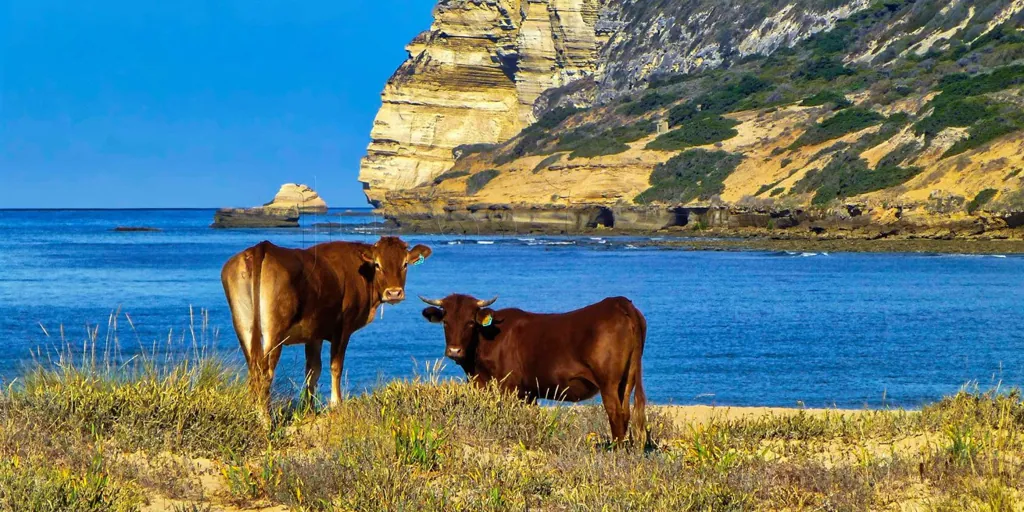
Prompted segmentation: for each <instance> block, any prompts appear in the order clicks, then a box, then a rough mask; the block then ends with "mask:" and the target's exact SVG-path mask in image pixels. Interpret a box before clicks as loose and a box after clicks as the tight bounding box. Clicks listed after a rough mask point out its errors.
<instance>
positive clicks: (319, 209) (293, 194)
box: [263, 183, 327, 213]
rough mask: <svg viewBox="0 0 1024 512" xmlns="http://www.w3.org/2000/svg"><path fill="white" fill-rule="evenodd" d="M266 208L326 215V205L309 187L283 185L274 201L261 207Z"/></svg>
mask: <svg viewBox="0 0 1024 512" xmlns="http://www.w3.org/2000/svg"><path fill="white" fill-rule="evenodd" d="M263 206H265V207H268V208H277V209H289V208H298V209H299V212H300V213H327V203H326V202H325V201H324V200H323V198H321V197H320V194H317V192H316V191H315V190H313V189H312V188H310V187H309V185H300V184H298V183H285V184H284V185H281V189H280V190H278V191H277V195H275V196H274V200H273V201H271V202H269V203H267V204H265V205H263Z"/></svg>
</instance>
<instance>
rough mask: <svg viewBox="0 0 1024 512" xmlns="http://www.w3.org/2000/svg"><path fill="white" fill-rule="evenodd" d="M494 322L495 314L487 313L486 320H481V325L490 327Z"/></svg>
mask: <svg viewBox="0 0 1024 512" xmlns="http://www.w3.org/2000/svg"><path fill="white" fill-rule="evenodd" d="M492 323H494V315H487V316H485V317H484V321H483V322H480V325H482V326H484V327H490V326H491V324H492Z"/></svg>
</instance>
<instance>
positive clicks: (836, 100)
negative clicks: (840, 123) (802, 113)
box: [800, 90, 853, 110]
mask: <svg viewBox="0 0 1024 512" xmlns="http://www.w3.org/2000/svg"><path fill="white" fill-rule="evenodd" d="M827 103H831V104H833V105H835V109H836V110H840V109H844V108H846V107H849V106H851V105H853V103H850V100H848V99H846V96H844V95H842V94H840V93H838V92H835V91H828V90H826V91H821V92H819V93H818V94H815V95H814V96H810V97H808V98H805V99H804V100H803V101H801V102H800V106H802V107H817V106H821V105H825V104H827Z"/></svg>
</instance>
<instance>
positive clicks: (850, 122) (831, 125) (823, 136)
mask: <svg viewBox="0 0 1024 512" xmlns="http://www.w3.org/2000/svg"><path fill="white" fill-rule="evenodd" d="M884 120H885V116H883V115H882V114H879V113H877V112H874V111H872V110H867V109H864V108H849V109H846V110H842V111H840V112H839V113H838V114H836V115H834V116H832V117H830V118H828V119H826V120H824V121H822V122H820V123H817V124H815V125H813V126H811V127H810V128H809V129H808V130H807V131H806V132H804V134H803V135H801V136H800V138H798V139H797V140H796V142H793V144H792V145H791V146H790V147H789V148H790V149H797V148H800V147H802V146H813V145H815V144H821V143H822V142H825V141H829V140H833V139H838V138H839V137H842V136H843V135H846V134H848V133H853V132H858V131H860V130H863V129H865V128H868V127H871V126H875V125H877V124H879V123H881V122H882V121H884Z"/></svg>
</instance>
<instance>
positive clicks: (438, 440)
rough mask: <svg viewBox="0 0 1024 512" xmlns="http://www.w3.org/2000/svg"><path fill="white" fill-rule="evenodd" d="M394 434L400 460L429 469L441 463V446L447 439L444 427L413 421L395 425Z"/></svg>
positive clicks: (396, 452) (435, 467)
mask: <svg viewBox="0 0 1024 512" xmlns="http://www.w3.org/2000/svg"><path fill="white" fill-rule="evenodd" d="M392 434H393V435H394V438H395V455H396V456H397V457H398V459H399V460H401V461H404V462H405V463H406V464H415V465H418V466H419V467H421V468H423V469H425V470H427V471H430V470H434V469H437V468H438V467H439V466H440V465H441V460H442V453H441V448H442V447H444V444H445V441H446V439H447V436H446V435H445V433H444V430H443V429H435V428H431V427H430V425H429V424H427V425H422V424H420V423H417V422H411V423H403V424H402V425H399V426H397V427H395V428H394V429H393V430H392Z"/></svg>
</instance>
